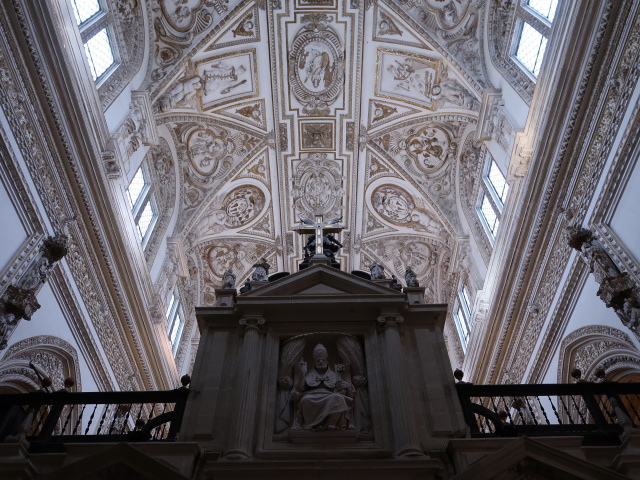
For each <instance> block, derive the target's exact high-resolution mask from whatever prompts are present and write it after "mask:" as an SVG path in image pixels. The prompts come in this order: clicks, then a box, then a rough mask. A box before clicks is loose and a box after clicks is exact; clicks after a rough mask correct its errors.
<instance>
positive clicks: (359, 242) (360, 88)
mask: <svg viewBox="0 0 640 480" xmlns="http://www.w3.org/2000/svg"><path fill="white" fill-rule="evenodd" d="M477 3H478V2H471V0H445V1H443V0H423V1H422V2H413V1H409V2H407V1H397V2H391V1H389V2H365V4H362V2H358V1H356V0H351V1H338V0H289V1H287V0H271V1H269V2H265V1H261V2H253V1H238V0H229V1H225V2H223V1H220V0H159V2H158V6H156V7H155V8H154V9H153V10H152V22H151V23H152V25H153V32H151V37H152V38H154V39H155V40H154V41H153V42H152V44H151V51H150V55H149V65H148V69H147V71H148V73H147V79H146V89H147V90H149V91H150V92H151V100H152V102H153V109H154V114H155V119H156V124H157V125H158V132H159V135H160V137H161V139H160V145H161V149H164V151H165V152H166V155H167V156H169V155H170V156H171V157H172V159H173V161H175V162H176V163H177V165H178V168H177V171H178V172H179V176H178V178H177V183H178V185H179V189H178V192H179V199H178V200H177V203H176V205H177V208H178V209H179V211H177V212H174V215H177V221H176V222H175V225H174V226H173V227H172V229H173V230H171V231H170V232H169V234H170V236H172V237H181V238H182V239H183V245H184V252H185V255H186V258H187V260H188V263H189V268H190V269H191V271H193V272H195V271H197V272H200V274H199V275H198V292H199V294H198V297H199V302H198V303H200V304H210V303H211V302H213V299H214V297H213V289H214V288H215V287H216V286H219V285H220V284H221V276H222V274H223V272H224V270H226V269H228V268H233V269H234V271H235V272H236V274H238V277H239V278H238V280H239V281H240V280H241V279H243V278H245V277H246V276H248V275H249V274H250V272H251V270H252V269H251V267H252V265H253V263H255V262H256V261H257V260H258V259H259V258H260V257H262V256H264V257H266V258H267V260H268V261H269V263H270V264H271V265H272V271H278V270H279V271H283V270H286V271H296V270H297V265H298V263H299V261H300V260H301V256H302V250H303V249H302V246H303V245H304V240H305V239H303V238H302V237H301V236H300V235H298V234H297V233H296V230H297V228H298V226H299V225H300V220H299V219H300V218H301V217H302V218H312V217H313V215H314V214H322V215H324V217H325V219H331V218H335V217H342V224H343V225H344V227H345V229H344V231H343V232H342V233H341V235H340V239H341V241H342V242H343V243H344V245H345V246H344V248H343V249H342V250H341V251H340V253H339V255H338V257H339V258H338V259H339V261H340V262H341V263H342V265H343V266H342V268H343V269H346V270H347V271H350V270H353V269H363V270H367V269H368V268H367V267H368V265H370V264H371V262H372V261H373V260H376V261H378V262H382V263H383V265H384V266H385V268H386V272H387V275H388V276H390V275H391V274H395V275H397V276H398V277H399V278H401V279H402V278H403V273H404V270H405V267H406V266H409V265H410V266H412V267H413V269H414V270H415V271H416V272H417V273H418V276H419V278H420V280H421V281H422V284H424V285H425V286H426V287H427V295H428V296H429V297H430V298H429V300H431V301H440V302H444V301H447V298H448V296H449V291H450V288H451V285H450V282H449V281H448V279H449V277H450V273H451V270H452V268H453V263H454V262H453V261H452V260H455V262H459V261H463V260H464V258H465V256H468V251H466V250H465V247H464V240H465V239H466V238H467V237H468V236H469V235H472V236H473V237H474V241H475V242H476V243H477V245H478V249H479V251H480V253H481V254H482V256H483V257H485V260H486V258H487V257H488V255H489V254H490V248H491V247H490V243H489V241H488V238H487V236H486V234H485V233H484V232H483V231H482V229H481V228H480V227H479V223H478V221H477V219H475V220H470V218H464V211H465V209H467V210H470V211H472V210H473V205H474V202H475V198H473V196H474V192H475V193H477V188H478V185H477V183H478V182H477V178H479V169H481V168H482V158H481V157H482V155H481V151H480V148H479V144H478V142H477V141H478V138H479V136H478V134H477V133H476V130H477V123H478V116H479V110H480V106H481V99H482V91H483V89H484V88H486V87H488V86H490V81H489V79H488V77H487V74H486V72H485V68H484V59H483V53H482V48H481V41H480V40H479V39H481V38H482V34H481V32H480V31H479V28H480V27H479V24H480V23H481V21H480V19H481V17H482V16H483V15H484V14H483V13H481V12H479V11H478V9H479V7H478V4H477ZM507 132H508V130H507ZM502 140H503V143H504V144H505V149H506V148H507V145H506V144H507V143H508V142H509V141H512V140H513V139H512V138H506V139H505V138H503V139H502ZM461 179H462V180H461ZM474 189H475V190H474ZM476 196H477V195H476ZM471 216H472V215H467V217H471ZM469 225H471V226H469ZM467 250H468V248H467Z"/></svg>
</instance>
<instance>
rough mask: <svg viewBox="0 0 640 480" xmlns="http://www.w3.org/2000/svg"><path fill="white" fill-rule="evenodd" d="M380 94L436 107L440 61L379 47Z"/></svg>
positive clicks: (430, 108) (430, 107)
mask: <svg viewBox="0 0 640 480" xmlns="http://www.w3.org/2000/svg"><path fill="white" fill-rule="evenodd" d="M376 64H377V65H378V69H377V71H376V86H375V94H376V96H377V97H384V98H389V99H394V100H399V101H405V102H408V103H411V104H413V105H418V106H421V107H424V108H426V109H429V110H433V109H434V105H433V102H434V99H433V91H432V90H433V86H434V85H436V84H437V83H438V82H439V77H440V74H439V72H440V60H438V59H436V58H430V57H427V56H425V55H418V54H415V53H409V52H400V51H398V50H388V49H379V50H378V58H377V62H376Z"/></svg>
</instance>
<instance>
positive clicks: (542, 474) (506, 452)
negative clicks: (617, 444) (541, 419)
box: [455, 437, 629, 480]
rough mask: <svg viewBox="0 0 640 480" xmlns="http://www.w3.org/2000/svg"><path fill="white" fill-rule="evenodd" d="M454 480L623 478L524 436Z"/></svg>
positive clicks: (610, 479) (474, 464)
mask: <svg viewBox="0 0 640 480" xmlns="http://www.w3.org/2000/svg"><path fill="white" fill-rule="evenodd" d="M455 478H456V480H489V479H493V478H500V479H504V480H511V479H513V480H519V479H523V478H527V479H528V478H531V479H540V480H546V479H551V478H558V479H563V480H565V479H566V480H578V479H580V480H623V479H628V478H629V477H626V476H624V475H621V474H619V473H616V472H614V471H612V470H609V469H607V468H603V467H600V466H598V465H595V464H593V463H591V462H588V461H586V460H583V459H581V458H578V457H575V456H573V455H570V454H568V453H566V452H564V451H561V450H558V449H556V448H553V447H552V446H550V445H546V444H544V443H542V442H538V441H536V440H532V439H531V438H527V437H520V438H518V439H517V440H515V439H514V440H513V442H512V443H510V444H509V445H507V446H505V447H503V448H501V449H500V450H498V451H497V452H495V453H492V454H491V455H488V456H486V457H484V458H482V459H481V460H478V461H477V462H475V463H473V464H472V465H471V466H470V467H469V468H468V469H467V470H465V471H464V472H462V473H461V474H459V475H457V476H456V477H455Z"/></svg>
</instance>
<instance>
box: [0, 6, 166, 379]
mask: <svg viewBox="0 0 640 480" xmlns="http://www.w3.org/2000/svg"><path fill="white" fill-rule="evenodd" d="M5 18H7V19H9V18H11V19H12V20H13V22H14V23H13V25H11V27H10V29H9V31H12V32H13V33H14V34H15V35H16V37H17V38H18V39H19V40H18V42H19V43H18V45H19V47H18V46H17V45H16V46H14V47H13V48H12V51H13V52H21V53H22V54H23V55H24V58H23V59H20V60H18V61H19V62H24V63H22V64H19V65H18V66H17V68H18V69H19V80H18V81H17V82H16V83H17V84H21V86H20V87H17V88H25V89H26V90H25V92H26V98H29V99H30V103H29V113H28V114H27V116H26V117H23V119H26V121H27V124H25V125H21V126H20V127H19V128H18V126H17V124H15V126H16V129H15V130H14V135H15V136H16V138H22V139H23V144H22V145H21V149H22V154H23V155H24V156H25V158H27V164H28V166H29V170H30V172H31V176H32V178H33V179H34V182H35V184H36V188H37V189H38V192H39V194H40V196H41V198H42V200H43V204H44V207H45V210H46V211H47V216H48V218H49V219H50V221H51V222H52V224H53V229H54V231H57V232H62V231H65V232H68V233H70V234H71V246H70V251H71V254H70V255H69V258H68V259H67V260H66V261H67V262H68V265H69V267H70V270H71V272H72V274H73V277H74V279H75V280H76V284H77V285H78V288H79V291H80V293H81V296H82V299H83V302H84V304H85V306H86V307H87V311H88V312H89V315H90V317H91V320H92V322H93V323H94V324H95V325H96V329H97V330H98V331H99V332H101V333H99V336H100V341H101V343H102V345H103V347H104V349H105V353H106V354H107V356H108V357H111V358H110V363H111V364H112V365H113V366H114V373H115V374H116V377H117V379H118V384H119V385H120V387H121V388H123V389H124V388H126V389H130V388H142V389H149V388H151V389H153V388H168V387H169V386H172V385H173V381H172V380H169V379H168V378H167V373H166V369H165V368H162V367H160V366H159V365H157V364H152V362H151V361H150V358H151V357H153V352H154V351H156V350H157V345H156V341H155V338H153V337H151V336H150V332H149V328H147V325H146V324H148V323H150V322H146V321H145V320H144V319H146V317H147V315H146V312H145V311H144V306H143V305H142V304H140V303H139V302H138V300H137V299H140V298H145V296H144V292H143V291H140V290H138V288H137V287H138V283H139V282H137V281H135V280H133V279H134V278H136V275H135V274H134V272H132V271H131V269H130V267H129V263H128V262H127V261H126V260H127V258H126V257H123V256H122V255H121V252H124V251H127V250H126V245H125V243H124V240H123V238H122V237H121V236H120V234H119V232H120V229H119V228H118V218H117V213H116V212H114V211H113V210H112V208H111V204H110V202H109V201H104V202H94V201H92V200H91V199H101V198H102V199H108V198H109V197H110V192H109V187H108V185H107V184H106V180H105V178H104V176H103V173H102V172H101V171H100V170H99V165H100V162H97V161H95V160H94V159H95V158H99V152H98V151H96V148H95V146H94V145H92V141H91V140H89V139H91V138H92V134H91V133H90V132H89V130H88V128H87V122H86V119H85V118H83V117H82V114H81V112H82V109H80V108H78V105H77V98H78V97H77V95H76V92H71V91H69V86H70V85H74V81H73V79H72V78H70V73H69V71H68V70H67V68H68V67H67V65H66V64H65V63H64V58H65V55H64V53H63V52H62V50H61V46H60V44H59V42H58V39H57V37H56V36H55V33H53V32H55V28H56V26H55V24H54V21H53V19H52V17H51V14H50V12H48V11H46V8H45V6H44V5H40V4H37V3H28V5H23V4H22V3H21V2H19V1H18V0H16V1H15V2H14V9H13V11H11V12H6V17H5ZM36 25H38V27H37V28H36ZM33 79H37V80H36V81H37V83H35V84H34V83H31V82H32V81H33ZM12 80H13V79H12ZM56 99H65V100H66V101H65V102H64V103H63V102H60V101H58V100H56ZM23 107H24V105H23ZM13 108H15V106H10V107H9V106H8V109H9V111H10V110H12V109H13ZM5 111H7V109H5ZM36 119H39V120H36ZM30 122H40V124H38V125H37V126H36V125H35V124H34V125H28V124H29V123H30ZM28 128H32V130H33V131H37V132H39V133H38V136H37V137H30V138H29V142H30V144H28V143H24V138H25V137H24V135H25V130H28ZM36 145H38V146H37V147H35V146H36ZM34 147H35V148H34ZM29 159H30V160H31V161H29ZM98 218H99V219H100V221H99V222H98V221H96V220H97V219H98ZM88 225H92V227H91V228H88V229H87V228H86V227H87V226H88ZM116 252H117V253H116ZM140 283H142V282H140ZM142 285H143V287H142V288H144V283H142ZM133 299H135V300H133ZM131 366H135V371H137V372H140V373H141V375H142V380H141V381H138V380H132V378H134V377H132V375H131V373H132V372H131ZM134 373H135V372H134ZM136 376H137V375H136Z"/></svg>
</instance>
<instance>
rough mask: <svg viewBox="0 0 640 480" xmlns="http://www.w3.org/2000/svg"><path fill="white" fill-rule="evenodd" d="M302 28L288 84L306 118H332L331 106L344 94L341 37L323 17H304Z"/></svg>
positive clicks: (293, 48)
mask: <svg viewBox="0 0 640 480" xmlns="http://www.w3.org/2000/svg"><path fill="white" fill-rule="evenodd" d="M301 20H302V22H303V23H304V25H303V27H302V28H301V29H300V30H299V31H298V33H297V34H296V35H295V37H294V39H293V42H292V45H291V51H290V52H289V81H290V83H291V89H292V91H293V94H294V96H295V97H296V99H298V101H299V102H300V103H301V104H302V105H304V108H303V110H302V112H303V113H305V114H307V115H329V114H330V109H329V105H331V104H332V103H333V102H335V101H336V99H337V98H338V97H339V95H340V93H341V92H342V79H343V78H342V77H343V75H344V73H343V68H344V52H343V48H342V46H341V42H340V38H339V37H338V35H337V34H336V33H335V32H334V31H333V30H332V29H331V28H329V26H328V25H327V24H328V22H330V21H331V20H332V17H331V16H329V15H326V14H323V13H311V14H308V15H303V16H302V19H301Z"/></svg>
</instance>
